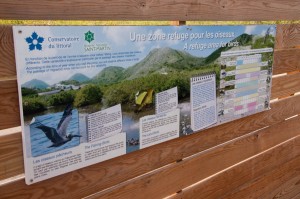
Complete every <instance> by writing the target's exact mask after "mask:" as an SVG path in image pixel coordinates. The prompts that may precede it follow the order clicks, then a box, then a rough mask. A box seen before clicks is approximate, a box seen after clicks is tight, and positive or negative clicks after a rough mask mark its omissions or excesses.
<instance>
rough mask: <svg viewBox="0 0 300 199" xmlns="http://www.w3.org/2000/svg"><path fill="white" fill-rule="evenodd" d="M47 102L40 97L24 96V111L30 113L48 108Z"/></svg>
mask: <svg viewBox="0 0 300 199" xmlns="http://www.w3.org/2000/svg"><path fill="white" fill-rule="evenodd" d="M46 107H47V106H46V103H45V102H44V101H43V100H42V99H41V98H40V97H33V98H31V97H24V98H23V112H24V114H30V113H34V112H40V111H44V110H46Z"/></svg>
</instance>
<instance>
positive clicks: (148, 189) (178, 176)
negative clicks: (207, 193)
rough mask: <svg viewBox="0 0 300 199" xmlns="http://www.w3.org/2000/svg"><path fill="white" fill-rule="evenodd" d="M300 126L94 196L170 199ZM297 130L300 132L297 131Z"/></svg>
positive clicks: (271, 131)
mask: <svg viewBox="0 0 300 199" xmlns="http://www.w3.org/2000/svg"><path fill="white" fill-rule="evenodd" d="M299 122H300V117H297V118H294V119H291V120H288V121H285V122H282V123H280V124H276V125H274V126H272V127H270V128H266V129H263V130H260V131H258V132H256V133H250V134H248V135H247V136H244V137H242V138H239V139H236V140H234V141H232V142H230V143H228V144H225V145H222V146H219V147H216V148H214V149H212V150H209V151H207V152H204V153H201V154H197V155H194V156H193V157H192V158H188V159H186V160H183V161H181V162H179V163H177V164H173V165H170V166H169V167H167V168H162V169H160V170H158V171H154V172H153V173H150V174H147V175H145V176H142V177H140V178H138V179H135V180H132V181H130V182H128V183H124V184H121V185H118V186H117V187H113V188H111V189H108V190H105V191H103V192H100V193H98V194H94V195H93V198H94V197H95V198H105V199H107V198H134V196H136V195H143V196H144V198H163V197H166V196H169V195H171V194H172V193H176V192H177V191H179V190H182V189H183V188H185V187H187V186H189V185H191V184H194V183H197V182H199V181H201V180H203V179H205V178H207V177H209V176H211V175H213V174H215V173H217V172H219V171H222V170H224V169H226V168H227V167H230V166H232V165H234V164H237V163H239V162H241V161H243V160H245V159H247V158H250V157H251V156H254V155H256V154H258V153H261V152H263V151H264V150H267V149H269V148H271V147H273V146H275V145H278V144H280V143H282V142H283V141H286V140H289V139H291V138H293V137H295V136H297V135H300V129H299V127H300V123H299ZM282 128H285V131H282V130H281V129H282ZM297 128H298V129H299V130H295V129H297ZM298 153H300V152H298ZM281 155H282V154H281ZM285 155H288V154H285ZM290 157H291V158H293V157H295V155H294V154H293V153H291V154H290ZM276 161H280V160H276ZM252 166H253V165H252ZM249 173H250V171H249ZM203 198H207V197H203ZM214 198H218V197H214Z"/></svg>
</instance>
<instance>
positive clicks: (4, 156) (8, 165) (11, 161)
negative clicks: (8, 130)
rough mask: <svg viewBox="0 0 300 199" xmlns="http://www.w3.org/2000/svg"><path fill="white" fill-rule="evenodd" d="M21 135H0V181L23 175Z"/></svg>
mask: <svg viewBox="0 0 300 199" xmlns="http://www.w3.org/2000/svg"><path fill="white" fill-rule="evenodd" d="M22 152H23V149H22V136H21V133H13V134H8V135H4V136H1V135H0V154H1V160H0V180H3V179H6V178H10V177H12V176H16V175H19V174H20V173H24V166H23V156H22Z"/></svg>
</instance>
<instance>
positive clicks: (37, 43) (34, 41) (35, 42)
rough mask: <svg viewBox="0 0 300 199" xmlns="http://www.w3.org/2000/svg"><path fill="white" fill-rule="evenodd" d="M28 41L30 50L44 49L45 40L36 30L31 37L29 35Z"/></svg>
mask: <svg viewBox="0 0 300 199" xmlns="http://www.w3.org/2000/svg"><path fill="white" fill-rule="evenodd" d="M25 40H26V42H27V43H28V44H29V50H30V51H32V50H42V45H41V43H43V42H44V38H43V37H40V36H38V34H37V33H36V32H33V33H32V35H31V37H27V38H26V39H25Z"/></svg>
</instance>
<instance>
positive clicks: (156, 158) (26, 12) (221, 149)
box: [0, 0, 300, 199]
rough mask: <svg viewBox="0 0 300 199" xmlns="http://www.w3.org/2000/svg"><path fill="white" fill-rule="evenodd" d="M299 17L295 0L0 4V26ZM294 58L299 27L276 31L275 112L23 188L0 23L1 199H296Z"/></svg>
mask: <svg viewBox="0 0 300 199" xmlns="http://www.w3.org/2000/svg"><path fill="white" fill-rule="evenodd" d="M299 17H300V1H296V0H295V1H280V0H263V1H246V0H239V1H233V0H218V1H216V0H208V1H194V0H188V1H171V0H166V1H155V0H153V1H150V0H149V1H146V0H135V1H129V0H116V1H104V0H98V1H96V0H87V1H83V0H78V1H74V0H65V1H48V0H39V1H37V0H27V1H20V2H19V1H16V0H11V1H2V2H0V19H38V20H39V19H41V20H54V19H60V20H61V19H64V20H69V19H72V20H180V21H186V20H295V19H299ZM299 58H300V25H297V24H289V25H279V26H278V27H277V37H276V49H275V53H274V59H275V60H274V71H273V75H274V77H273V84H272V103H271V110H269V111H265V112H262V113H258V114H255V115H252V116H249V117H246V118H242V119H239V120H236V121H233V122H230V123H226V124H223V125H220V126H217V127H214V128H211V129H208V130H205V131H202V132H200V133H195V134H192V135H190V136H185V137H180V138H177V139H174V140H172V141H168V142H165V143H162V144H158V145H155V146H152V147H149V148H146V149H143V150H139V151H136V152H133V153H130V154H127V155H123V156H120V157H117V158H114V159H111V160H107V161H105V162H101V163H98V164H95V165H92V166H89V167H86V168H83V169H79V170H77V171H73V172H70V173H67V174H64V175H61V176H58V177H54V178H52V179H49V180H46V181H43V182H40V183H36V184H33V185H30V186H28V185H26V184H25V181H24V168H23V154H22V140H21V139H22V138H21V133H20V127H18V126H20V116H19V106H18V93H17V82H16V66H15V58H14V47H13V38H12V26H10V25H0V129H1V130H0V198H14V199H15V198H83V197H86V198H164V197H169V198H205V199H207V198H238V199H240V198H264V199H265V198H294V199H296V198H300V117H299V116H298V114H299V113H300V103H299V102H300V95H298V94H297V92H300V61H299V60H300V59H299ZM13 127H16V128H13Z"/></svg>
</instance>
